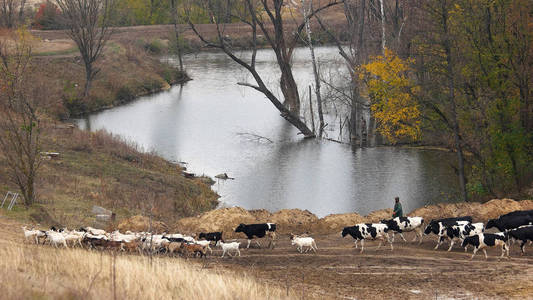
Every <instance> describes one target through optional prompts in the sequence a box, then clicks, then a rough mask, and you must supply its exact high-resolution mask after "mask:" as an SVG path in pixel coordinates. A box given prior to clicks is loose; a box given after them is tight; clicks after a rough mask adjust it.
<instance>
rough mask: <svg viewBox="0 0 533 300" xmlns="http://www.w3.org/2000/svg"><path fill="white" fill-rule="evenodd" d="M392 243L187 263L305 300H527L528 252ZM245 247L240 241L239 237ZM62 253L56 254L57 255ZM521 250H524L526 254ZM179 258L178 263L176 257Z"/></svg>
mask: <svg viewBox="0 0 533 300" xmlns="http://www.w3.org/2000/svg"><path fill="white" fill-rule="evenodd" d="M19 226H20V224H19V223H17V222H14V221H11V220H8V219H6V218H5V217H2V216H0V236H1V239H0V240H1V242H2V243H3V242H5V241H6V240H7V241H17V242H22V239H23V237H22V231H21V230H20V227H19ZM404 235H405V237H406V239H407V240H408V242H407V243H406V242H403V241H400V239H399V237H398V236H397V237H396V242H395V243H394V251H391V250H390V247H389V246H388V245H385V246H382V247H381V248H380V249H379V250H378V249H377V244H378V243H377V242H373V241H370V242H367V243H366V245H365V251H364V253H363V254H360V253H359V249H354V247H353V239H352V238H351V237H346V238H344V239H343V238H342V237H341V236H340V235H339V234H330V235H314V236H313V237H314V238H315V239H316V241H317V246H318V253H316V254H314V253H307V254H300V253H298V252H297V251H296V249H295V247H294V246H291V245H290V241H289V238H288V236H287V235H281V236H279V237H278V240H277V242H276V247H275V248H274V249H267V248H266V244H267V241H265V240H260V243H261V244H262V248H258V246H257V245H256V244H252V245H251V246H250V249H241V256H240V257H231V258H229V257H227V256H226V257H224V258H220V256H221V251H220V250H219V249H218V248H214V251H213V255H210V256H208V257H207V258H206V259H189V261H190V262H191V263H199V264H201V265H202V267H203V268H207V269H212V270H213V271H214V272H220V271H224V272H230V273H236V274H242V275H244V274H246V275H251V276H253V277H255V278H257V279H258V280H259V281H261V282H264V283H265V284H269V285H275V286H278V287H280V288H282V289H286V288H288V289H289V290H290V293H291V295H294V294H296V295H298V297H302V296H303V297H302V298H305V299H484V298H491V299H533V250H532V248H531V247H530V248H529V253H526V255H525V256H520V255H519V247H518V246H517V245H514V246H512V247H511V257H512V258H511V259H509V260H508V259H502V260H498V256H499V255H500V251H499V249H489V250H488V255H489V259H488V260H485V259H484V257H483V254H482V253H478V255H476V257H475V258H474V259H473V260H472V261H470V260H469V259H470V255H471V251H469V252H468V253H464V252H463V250H462V249H461V248H460V247H458V246H456V247H455V248H454V249H453V250H452V251H451V252H446V248H447V245H444V247H442V246H441V249H439V250H433V247H434V245H435V236H434V235H433V236H430V237H427V236H426V237H425V240H424V242H423V243H422V244H421V245H419V244H418V243H413V242H411V239H413V237H414V234H413V233H406V234H404ZM239 241H241V242H242V244H241V245H244V247H242V248H245V247H246V241H245V240H244V239H239ZM58 251H62V250H60V249H59V250H58ZM526 252H527V250H526ZM176 259H180V258H176Z"/></svg>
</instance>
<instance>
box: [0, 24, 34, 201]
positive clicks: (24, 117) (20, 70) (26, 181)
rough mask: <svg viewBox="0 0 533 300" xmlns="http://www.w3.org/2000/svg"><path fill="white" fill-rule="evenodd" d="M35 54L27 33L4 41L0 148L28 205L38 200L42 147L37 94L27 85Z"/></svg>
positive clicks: (1, 46)
mask: <svg viewBox="0 0 533 300" xmlns="http://www.w3.org/2000/svg"><path fill="white" fill-rule="evenodd" d="M31 53H32V48H31V36H30V35H29V33H27V32H24V31H19V32H18V33H17V34H16V35H15V34H13V35H12V36H11V37H10V38H9V39H5V40H2V41H0V116H1V117H0V149H1V150H2V153H3V156H4V157H3V158H4V159H5V162H6V164H7V165H8V167H9V170H10V174H9V175H10V178H11V180H12V181H13V182H14V183H15V184H16V185H17V186H18V187H19V189H20V191H21V192H22V195H23V197H24V204H25V205H26V206H30V205H32V204H33V202H34V199H35V189H34V184H35V180H36V178H37V171H38V169H39V166H40V157H39V153H40V146H41V139H40V135H41V126H40V120H39V117H38V114H37V112H36V99H37V97H35V95H32V93H31V90H32V89H31V88H30V87H29V85H28V84H27V82H28V75H29V73H30V71H29V65H30V62H31Z"/></svg>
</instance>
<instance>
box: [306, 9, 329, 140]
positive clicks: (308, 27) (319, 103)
mask: <svg viewBox="0 0 533 300" xmlns="http://www.w3.org/2000/svg"><path fill="white" fill-rule="evenodd" d="M302 11H303V16H304V22H305V33H306V35H307V45H308V47H309V51H310V52H311V62H312V64H313V74H314V76H315V95H316V103H317V110H318V120H319V127H318V136H319V137H321V136H322V132H323V131H324V114H323V113H322V95H321V91H320V71H319V70H318V64H317V61H316V56H315V48H314V45H313V41H312V37H311V24H310V23H311V20H310V19H309V14H310V13H311V12H312V11H313V1H312V0H309V7H307V5H306V2H305V0H302ZM309 98H311V93H309ZM309 105H310V108H311V118H312V119H314V116H313V104H312V102H310V103H309ZM314 126H315V125H314V121H313V127H314Z"/></svg>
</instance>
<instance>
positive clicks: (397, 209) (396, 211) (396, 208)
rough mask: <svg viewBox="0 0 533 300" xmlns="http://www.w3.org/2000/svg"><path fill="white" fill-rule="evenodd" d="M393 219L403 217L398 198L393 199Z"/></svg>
mask: <svg viewBox="0 0 533 300" xmlns="http://www.w3.org/2000/svg"><path fill="white" fill-rule="evenodd" d="M392 217H393V218H396V217H403V210H402V204H401V203H400V197H396V198H394V213H393V214H392Z"/></svg>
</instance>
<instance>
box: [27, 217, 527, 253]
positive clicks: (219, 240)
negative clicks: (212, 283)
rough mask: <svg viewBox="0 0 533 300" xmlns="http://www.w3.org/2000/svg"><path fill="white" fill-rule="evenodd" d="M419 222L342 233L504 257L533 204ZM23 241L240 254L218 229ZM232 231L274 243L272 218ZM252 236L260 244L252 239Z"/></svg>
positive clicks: (312, 246) (63, 233)
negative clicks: (490, 215)
mask: <svg viewBox="0 0 533 300" xmlns="http://www.w3.org/2000/svg"><path fill="white" fill-rule="evenodd" d="M423 228H424V219H423V218H421V217H397V218H393V219H389V220H382V221H381V222H380V223H361V224H356V225H354V226H350V227H345V228H344V229H343V230H342V232H341V236H342V237H345V236H346V235H350V236H352V237H353V238H354V239H355V248H357V242H358V241H361V251H360V252H361V253H362V252H363V250H364V241H365V240H379V242H380V243H379V246H378V249H379V247H380V246H381V245H382V243H384V242H385V241H386V242H388V243H389V244H390V247H391V250H393V245H392V244H393V242H394V237H395V235H396V234H399V235H400V237H401V238H402V239H403V240H404V241H406V240H405V237H404V236H403V233H404V232H411V231H413V232H415V233H416V236H415V238H414V240H413V241H416V239H417V238H419V243H422V238H423V235H428V234H431V233H433V234H435V235H437V237H438V239H437V245H436V246H435V249H437V248H438V247H439V246H440V245H441V244H442V243H443V242H444V241H445V240H450V247H449V248H448V251H450V250H451V249H452V247H453V245H454V243H455V242H457V241H458V242H460V244H461V246H462V247H463V248H465V252H466V251H467V247H468V246H469V245H472V246H473V247H474V250H473V254H472V257H471V259H472V258H474V255H475V254H476V252H477V251H478V250H483V252H484V253H485V258H487V252H486V250H485V248H487V247H501V249H502V255H501V257H504V255H505V254H507V257H509V247H510V244H511V242H513V244H514V242H515V241H519V242H521V244H520V249H521V253H522V254H524V246H525V244H526V243H527V242H528V241H529V242H530V243H531V242H533V210H521V211H514V212H511V213H508V214H505V215H501V216H500V217H499V218H497V219H491V220H489V221H488V222H487V224H486V225H485V224H483V223H472V217H471V216H463V217H455V218H444V219H438V220H431V221H430V222H429V224H428V225H427V226H426V227H425V229H423ZM490 228H497V229H498V230H499V231H500V232H497V233H487V232H485V230H486V229H490ZM22 229H23V231H24V236H25V239H26V241H27V242H30V241H33V242H35V243H36V244H49V245H52V246H55V247H59V246H63V247H65V248H68V246H69V245H70V246H71V247H75V246H79V247H85V248H88V249H101V250H104V249H110V250H117V251H125V252H138V253H140V254H141V253H152V254H154V253H167V254H169V255H176V254H178V255H183V256H186V257H190V256H200V257H205V256H206V255H207V251H209V252H210V254H212V252H213V251H212V249H211V247H210V246H211V245H213V244H214V245H215V246H218V247H221V249H222V257H224V255H226V253H227V254H228V255H229V256H232V253H233V255H234V256H235V255H239V256H240V254H241V253H240V250H239V247H240V244H241V243H240V242H236V241H233V242H225V241H224V239H223V237H222V235H223V234H222V232H209V233H204V232H202V233H199V234H198V239H196V236H188V235H184V234H179V233H176V234H151V233H149V232H130V231H126V233H124V234H123V233H120V232H119V231H118V230H117V231H113V232H111V233H107V232H105V231H104V230H102V229H96V228H92V227H83V228H80V229H79V230H67V229H66V228H64V229H58V228H55V227H52V228H50V230H47V231H42V230H36V229H33V228H32V229H30V230H28V229H27V228H26V227H22ZM235 232H241V233H243V234H244V235H246V237H247V239H248V245H247V247H246V248H249V247H250V243H251V242H252V240H254V239H255V238H264V237H268V238H270V243H269V247H271V246H272V247H273V246H274V245H275V244H274V242H275V240H276V224H274V223H262V224H248V225H246V224H240V225H239V226H238V227H237V228H236V229H235ZM290 240H291V244H292V245H294V246H296V249H297V251H298V252H300V253H304V252H309V251H311V250H312V251H313V252H315V253H316V251H317V249H318V248H317V246H316V242H315V240H314V239H313V238H312V237H310V236H308V235H307V234H304V235H293V234H290ZM255 242H256V243H257V244H258V245H259V246H261V245H260V244H259V242H258V241H257V240H255Z"/></svg>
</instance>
